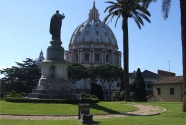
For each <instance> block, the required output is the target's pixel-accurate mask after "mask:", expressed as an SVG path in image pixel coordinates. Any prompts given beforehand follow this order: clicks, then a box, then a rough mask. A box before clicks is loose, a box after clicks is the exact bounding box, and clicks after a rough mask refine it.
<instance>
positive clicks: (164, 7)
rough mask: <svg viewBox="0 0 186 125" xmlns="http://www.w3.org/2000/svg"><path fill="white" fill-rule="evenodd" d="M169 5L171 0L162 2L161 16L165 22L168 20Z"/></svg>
mask: <svg viewBox="0 0 186 125" xmlns="http://www.w3.org/2000/svg"><path fill="white" fill-rule="evenodd" d="M170 3H171V0H162V15H163V18H164V19H165V20H166V19H167V18H168V14H169V10H170Z"/></svg>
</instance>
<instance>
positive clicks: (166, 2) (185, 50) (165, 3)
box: [162, 0, 186, 112]
mask: <svg viewBox="0 0 186 125" xmlns="http://www.w3.org/2000/svg"><path fill="white" fill-rule="evenodd" d="M170 5H171V0H162V14H163V18H164V19H167V18H168V13H169V8H170ZM180 12H181V39H182V62H183V86H184V87H183V108H182V111H183V112H186V0H180Z"/></svg>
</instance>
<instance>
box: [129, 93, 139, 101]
mask: <svg viewBox="0 0 186 125" xmlns="http://www.w3.org/2000/svg"><path fill="white" fill-rule="evenodd" d="M130 98H131V101H137V100H138V98H137V97H136V94H135V92H130Z"/></svg>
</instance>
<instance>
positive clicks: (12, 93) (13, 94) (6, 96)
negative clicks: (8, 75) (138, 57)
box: [2, 91, 26, 98]
mask: <svg viewBox="0 0 186 125" xmlns="http://www.w3.org/2000/svg"><path fill="white" fill-rule="evenodd" d="M25 96H26V94H25V93H24V92H21V93H16V91H10V92H9V91H7V92H5V94H4V96H3V97H2V98H9V97H12V98H22V97H25Z"/></svg>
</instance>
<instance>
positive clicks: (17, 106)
mask: <svg viewBox="0 0 186 125" xmlns="http://www.w3.org/2000/svg"><path fill="white" fill-rule="evenodd" d="M0 106H1V111H0V112H1V114H17V115H77V113H78V105H74V104H40V103H39V104H36V103H11V102H5V101H0ZM134 110H137V108H135V107H133V106H129V105H126V106H123V103H121V102H117V103H112V102H100V103H94V104H90V112H91V113H92V114H118V113H123V112H127V111H134Z"/></svg>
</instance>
